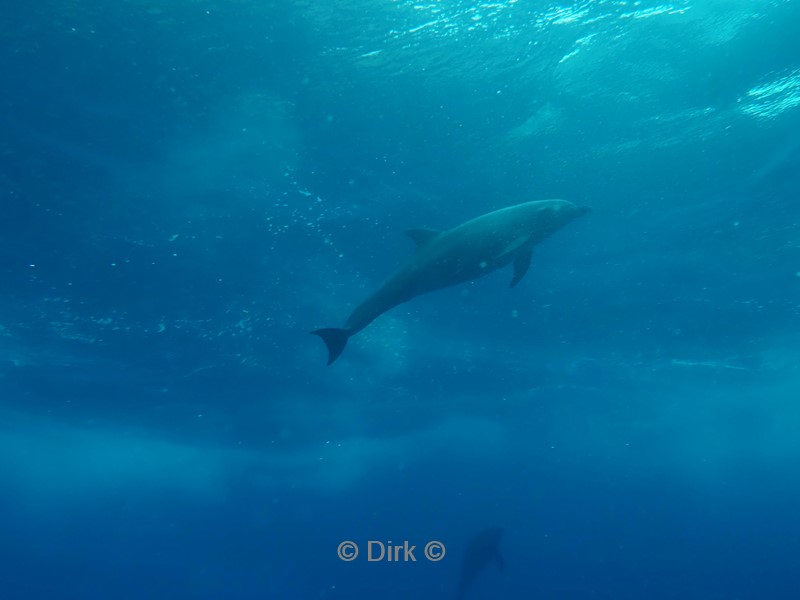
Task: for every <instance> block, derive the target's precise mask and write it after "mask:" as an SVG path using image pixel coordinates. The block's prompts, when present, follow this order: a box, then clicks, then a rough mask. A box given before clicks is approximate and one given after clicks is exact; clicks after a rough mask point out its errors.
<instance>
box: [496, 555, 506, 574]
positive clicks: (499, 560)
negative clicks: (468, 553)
mask: <svg viewBox="0 0 800 600" xmlns="http://www.w3.org/2000/svg"><path fill="white" fill-rule="evenodd" d="M494 559H495V560H496V561H497V568H498V569H500V570H501V571H502V570H503V569H505V566H506V565H505V563H504V562H503V555H502V554H500V553H499V552H498V553H497V554H495V556H494Z"/></svg>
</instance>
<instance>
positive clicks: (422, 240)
mask: <svg viewBox="0 0 800 600" xmlns="http://www.w3.org/2000/svg"><path fill="white" fill-rule="evenodd" d="M440 233H442V232H441V231H439V230H438V229H424V228H423V229H409V230H408V231H406V235H407V236H408V237H410V238H411V239H412V240H414V243H415V244H416V245H417V248H422V247H423V246H424V245H425V244H427V243H428V242H430V241H431V240H432V239H433V238H435V237H436V236H437V235H439V234H440Z"/></svg>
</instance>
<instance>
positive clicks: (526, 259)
mask: <svg viewBox="0 0 800 600" xmlns="http://www.w3.org/2000/svg"><path fill="white" fill-rule="evenodd" d="M532 254H533V251H532V250H530V249H528V248H524V249H522V250H520V251H519V252H517V255H516V256H515V257H514V276H513V277H512V278H511V285H510V286H509V287H512V288H513V287H514V286H515V285H517V284H518V283H519V282H520V280H521V279H522V278H523V277H525V273H527V272H528V268H529V267H530V266H531V255H532Z"/></svg>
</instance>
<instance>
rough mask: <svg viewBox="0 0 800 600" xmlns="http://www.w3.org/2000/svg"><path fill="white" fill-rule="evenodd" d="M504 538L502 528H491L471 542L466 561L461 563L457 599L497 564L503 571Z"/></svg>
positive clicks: (465, 556)
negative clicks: (501, 544)
mask: <svg viewBox="0 0 800 600" xmlns="http://www.w3.org/2000/svg"><path fill="white" fill-rule="evenodd" d="M501 537H503V529H502V528H501V527H496V526H495V527H489V528H488V529H486V530H484V531H481V532H480V533H479V534H478V535H476V536H475V537H474V538H472V540H470V543H469V546H467V551H466V553H465V554H464V559H463V561H462V562H461V577H460V579H459V581H458V592H457V594H456V599H457V600H461V599H462V598H463V597H464V594H465V593H466V591H467V589H468V588H469V586H470V585H472V582H473V581H474V580H475V577H476V576H477V575H478V573H480V572H481V571H483V570H484V569H486V567H488V566H489V565H490V564H491V563H493V562H496V563H497V566H498V568H499V569H500V570H501V571H502V570H503V557H502V555H501V554H500V538H501Z"/></svg>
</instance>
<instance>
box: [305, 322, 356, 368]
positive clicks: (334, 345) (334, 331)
mask: <svg viewBox="0 0 800 600" xmlns="http://www.w3.org/2000/svg"><path fill="white" fill-rule="evenodd" d="M311 333H313V334H314V335H318V336H319V337H321V338H322V341H323V342H325V346H327V348H328V364H329V365H330V364H331V363H332V362H333V361H335V360H336V359H337V358H339V355H340V354H341V353H342V351H343V350H344V347H345V346H346V345H347V340H348V339H349V338H350V331H349V330H347V329H339V328H336V327H330V328H328V329H317V330H316V331H312V332H311Z"/></svg>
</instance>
